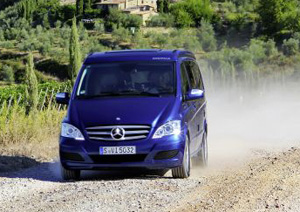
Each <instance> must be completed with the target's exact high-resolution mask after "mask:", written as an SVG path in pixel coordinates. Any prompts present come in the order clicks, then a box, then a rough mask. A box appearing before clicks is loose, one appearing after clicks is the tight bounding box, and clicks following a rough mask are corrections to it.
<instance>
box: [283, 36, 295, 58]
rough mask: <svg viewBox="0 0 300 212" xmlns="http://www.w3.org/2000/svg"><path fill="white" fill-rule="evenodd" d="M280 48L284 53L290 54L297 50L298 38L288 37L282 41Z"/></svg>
mask: <svg viewBox="0 0 300 212" xmlns="http://www.w3.org/2000/svg"><path fill="white" fill-rule="evenodd" d="M282 50H283V53H284V55H286V56H292V55H295V54H297V53H298V52H299V40H296V39H294V38H290V39H288V40H284V41H283V45H282Z"/></svg>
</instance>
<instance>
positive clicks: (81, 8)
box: [76, 0, 84, 15]
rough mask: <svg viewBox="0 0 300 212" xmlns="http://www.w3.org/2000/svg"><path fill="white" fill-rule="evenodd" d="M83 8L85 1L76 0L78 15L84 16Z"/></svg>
mask: <svg viewBox="0 0 300 212" xmlns="http://www.w3.org/2000/svg"><path fill="white" fill-rule="evenodd" d="M83 6H84V2H83V0H76V14H77V15H82V14H83Z"/></svg>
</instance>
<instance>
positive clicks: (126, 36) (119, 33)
mask: <svg viewBox="0 0 300 212" xmlns="http://www.w3.org/2000/svg"><path fill="white" fill-rule="evenodd" d="M112 36H113V38H114V39H115V40H116V41H117V42H128V41H129V40H130V38H131V33H130V31H129V30H128V29H125V28H124V27H119V28H117V29H115V30H114V31H113V32H112Z"/></svg>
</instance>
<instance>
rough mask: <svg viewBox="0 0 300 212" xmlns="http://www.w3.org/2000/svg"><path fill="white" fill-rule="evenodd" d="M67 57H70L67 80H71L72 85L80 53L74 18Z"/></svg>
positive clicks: (79, 63) (79, 62) (78, 66)
mask: <svg viewBox="0 0 300 212" xmlns="http://www.w3.org/2000/svg"><path fill="white" fill-rule="evenodd" d="M69 55H70V68H69V79H70V80H71V83H72V85H74V82H75V78H76V76H77V73H78V71H79V69H80V66H81V53H80V44H79V36H78V32H77V26H76V17H74V18H73V20H72V29H71V36H70V46H69Z"/></svg>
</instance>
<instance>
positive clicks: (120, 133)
mask: <svg viewBox="0 0 300 212" xmlns="http://www.w3.org/2000/svg"><path fill="white" fill-rule="evenodd" d="M150 129H151V127H150V126H148V125H110V126H97V127H88V128H86V131H87V134H88V136H89V139H91V140H99V141H129V140H139V139H144V138H147V136H148V135H149V132H150Z"/></svg>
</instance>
